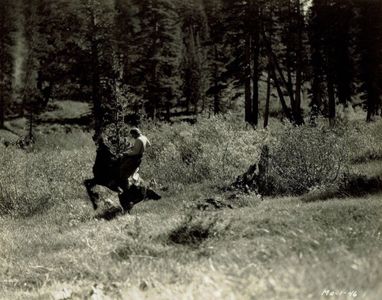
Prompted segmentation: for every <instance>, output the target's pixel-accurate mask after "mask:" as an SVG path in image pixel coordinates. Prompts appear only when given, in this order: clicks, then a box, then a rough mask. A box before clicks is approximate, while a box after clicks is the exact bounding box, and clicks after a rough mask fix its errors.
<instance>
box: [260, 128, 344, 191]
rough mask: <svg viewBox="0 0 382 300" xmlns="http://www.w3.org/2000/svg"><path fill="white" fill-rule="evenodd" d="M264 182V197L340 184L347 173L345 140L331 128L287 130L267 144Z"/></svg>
mask: <svg viewBox="0 0 382 300" xmlns="http://www.w3.org/2000/svg"><path fill="white" fill-rule="evenodd" d="M268 148H269V156H268V158H265V159H267V163H266V168H265V170H264V174H260V176H262V177H263V178H262V181H264V182H266V184H265V185H264V186H266V188H267V190H265V191H260V192H263V193H265V194H273V195H280V194H287V195H300V194H303V193H305V192H307V191H309V190H310V189H312V188H315V187H317V186H324V185H327V184H329V183H330V184H334V185H336V184H340V183H341V181H342V179H343V176H344V174H345V173H346V172H347V170H348V153H347V151H346V148H345V143H344V138H343V137H342V136H341V135H339V134H338V133H337V132H335V131H333V130H331V129H328V128H316V127H309V126H300V127H286V128H285V129H284V130H282V131H281V132H279V133H277V134H276V135H275V139H274V140H272V141H271V142H270V143H269V144H268Z"/></svg>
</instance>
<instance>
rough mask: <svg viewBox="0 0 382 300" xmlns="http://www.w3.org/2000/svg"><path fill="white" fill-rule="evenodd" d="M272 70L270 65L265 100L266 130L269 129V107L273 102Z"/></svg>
mask: <svg viewBox="0 0 382 300" xmlns="http://www.w3.org/2000/svg"><path fill="white" fill-rule="evenodd" d="M271 72H272V71H271V68H270V65H268V77H267V96H266V99H265V110H264V128H267V127H268V120H269V105H270V100H271Z"/></svg>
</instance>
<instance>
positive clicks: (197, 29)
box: [179, 0, 208, 115]
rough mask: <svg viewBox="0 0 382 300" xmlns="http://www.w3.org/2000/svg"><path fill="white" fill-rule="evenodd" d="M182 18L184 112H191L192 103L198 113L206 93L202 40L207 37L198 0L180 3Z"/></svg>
mask: <svg viewBox="0 0 382 300" xmlns="http://www.w3.org/2000/svg"><path fill="white" fill-rule="evenodd" d="M179 11H180V14H181V16H182V19H183V22H182V23H183V26H182V28H183V40H184V46H185V47H184V48H185V49H184V53H183V65H184V71H183V72H184V75H183V86H184V88H183V90H184V96H185V98H186V112H187V113H190V112H191V105H193V114H194V115H197V114H198V111H199V109H198V107H199V104H200V103H202V105H201V106H202V110H203V108H204V106H205V103H204V101H205V93H206V87H205V85H206V83H207V82H206V81H207V80H206V79H207V77H208V76H206V74H205V73H206V68H205V67H204V65H205V61H206V53H205V50H204V47H203V46H204V45H203V44H204V41H205V40H206V39H207V34H208V29H207V17H206V15H205V11H204V7H203V6H202V3H201V2H200V0H192V1H190V2H187V3H182V4H181V5H180V7H179Z"/></svg>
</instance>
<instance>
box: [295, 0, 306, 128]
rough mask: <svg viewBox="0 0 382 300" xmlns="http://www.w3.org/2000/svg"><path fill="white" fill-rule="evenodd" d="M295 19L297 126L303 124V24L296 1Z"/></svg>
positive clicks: (299, 7)
mask: <svg viewBox="0 0 382 300" xmlns="http://www.w3.org/2000/svg"><path fill="white" fill-rule="evenodd" d="M296 5H297V18H298V26H297V28H298V29H297V30H298V41H297V50H296V56H297V57H296V59H297V61H296V97H295V105H294V119H295V121H296V124H297V125H301V124H303V123H304V119H303V117H302V115H301V86H302V30H303V25H304V22H302V20H301V18H303V16H302V14H301V4H300V0H297V3H296Z"/></svg>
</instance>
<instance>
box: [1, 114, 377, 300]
mask: <svg viewBox="0 0 382 300" xmlns="http://www.w3.org/2000/svg"><path fill="white" fill-rule="evenodd" d="M235 120H236V119H235V118H234V116H229V115H228V116H225V117H214V118H210V119H208V118H201V120H200V121H199V122H198V124H197V125H195V126H190V125H188V124H175V125H172V126H170V125H160V126H159V125H157V124H152V123H150V122H146V123H145V124H144V126H143V131H144V133H146V134H147V136H148V137H149V139H150V140H151V141H152V143H153V147H152V148H151V149H150V150H148V153H147V156H146V159H145V161H144V163H143V166H142V171H141V175H142V177H143V178H144V179H146V180H147V181H151V182H152V184H153V185H154V186H155V187H156V188H157V190H158V191H160V193H161V194H162V196H163V198H162V199H161V200H160V201H157V202H154V201H147V202H142V203H139V204H138V205H136V206H135V207H134V209H133V210H132V213H131V214H130V215H123V216H120V217H118V218H116V219H114V220H112V221H104V220H98V219H95V218H94V215H95V212H94V211H93V210H92V207H91V204H90V201H89V200H88V199H87V195H86V192H85V189H84V187H83V185H82V181H83V180H84V179H86V178H90V177H91V175H92V172H91V168H92V164H93V160H94V157H95V146H94V145H93V143H92V140H91V133H87V132H83V131H82V130H80V129H78V128H77V129H76V128H74V129H72V130H70V131H68V130H64V129H62V128H61V129H60V128H58V129H55V130H53V131H51V132H50V133H49V134H46V133H41V134H40V135H38V136H37V142H36V144H35V145H34V146H33V147H32V148H29V149H27V150H21V149H18V148H17V147H16V146H12V145H11V146H9V147H5V146H0V160H1V162H2V165H1V167H0V226H1V229H2V230H1V231H0V299H93V300H96V299H327V298H331V299H355V298H357V299H371V300H373V299H375V300H377V299H381V297H382V286H381V284H380V283H381V282H382V270H381V268H380V266H381V265H382V252H381V249H382V236H381V232H382V197H381V195H382V193H381V192H382V191H380V190H379V189H378V188H375V189H373V190H372V191H371V190H368V189H364V190H359V189H358V190H357V191H356V192H354V193H353V192H352V189H351V186H348V187H347V188H346V189H345V188H344V187H345V185H344V184H343V182H345V181H346V178H347V175H348V174H352V176H366V177H368V178H381V177H382V163H381V158H382V139H381V132H382V122H380V121H379V122H375V123H371V124H365V123H364V122H358V121H354V122H351V123H347V122H343V123H341V124H339V125H338V126H337V128H336V129H335V130H332V129H329V128H327V127H326V126H325V125H323V124H321V125H319V126H317V127H315V128H313V129H312V128H310V127H308V126H303V127H301V128H293V127H291V126H288V125H282V124H281V123H277V122H273V123H274V125H273V126H272V127H271V128H269V129H268V130H257V131H254V130H253V129H251V128H247V127H246V126H245V125H244V124H242V122H241V121H235ZM45 129H46V128H45ZM286 137H288V138H286ZM315 143H316V144H315ZM311 144H312V145H313V146H312V147H313V148H312V147H311V148H310V146H309V145H311ZM263 145H269V146H270V148H271V149H274V150H272V151H274V152H273V154H274V158H275V162H277V163H274V165H275V169H272V170H270V171H269V178H271V179H274V180H276V181H277V182H278V184H279V185H278V186H277V188H278V190H279V191H283V192H282V193H281V192H280V195H275V196H272V197H261V196H260V195H258V194H256V193H245V192H241V191H232V190H230V191H227V190H226V189H225V187H227V186H228V185H229V184H230V183H232V182H233V181H234V180H235V179H236V177H237V176H238V175H240V174H242V173H243V172H245V171H246V170H247V168H248V167H249V166H250V165H251V164H253V163H256V162H257V161H258V160H259V157H260V152H261V147H262V146H263ZM296 149H302V150H301V151H300V152H298V151H297V150H296ZM296 155H297V156H296ZM276 158H277V159H276ZM337 164H338V168H337ZM292 165H293V166H295V167H294V168H291V167H290V166H292ZM334 167H335V169H336V170H337V171H336V174H335V175H336V176H335V178H334V177H333V178H332V169H333V168H334ZM280 169H281V170H282V172H281V171H280ZM301 174H304V176H303V177H301ZM285 178H288V180H285ZM296 182H297V183H299V185H297V183H296ZM302 184H304V185H305V186H307V187H308V188H307V192H304V193H302V194H299V195H298V196H296V195H297V194H298V193H295V190H292V189H291V188H290V186H293V187H296V189H299V188H300V187H301V185H302ZM328 191H330V192H328ZM207 198H214V199H216V200H217V201H220V202H221V203H225V204H230V207H228V206H227V207H223V208H221V209H216V208H214V207H208V206H207V207H203V208H201V207H202V206H200V205H199V204H203V203H205V202H204V201H205V199H207Z"/></svg>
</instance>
